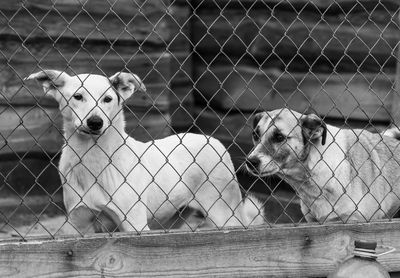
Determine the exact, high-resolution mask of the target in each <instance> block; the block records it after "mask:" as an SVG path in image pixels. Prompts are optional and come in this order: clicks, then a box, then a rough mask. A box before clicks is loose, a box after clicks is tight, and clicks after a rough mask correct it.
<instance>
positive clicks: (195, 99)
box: [0, 0, 400, 239]
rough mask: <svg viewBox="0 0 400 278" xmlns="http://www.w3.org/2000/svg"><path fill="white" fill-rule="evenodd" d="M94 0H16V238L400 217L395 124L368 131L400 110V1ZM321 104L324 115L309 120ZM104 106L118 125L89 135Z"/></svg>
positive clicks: (5, 120)
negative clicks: (399, 85) (47, 0)
mask: <svg viewBox="0 0 400 278" xmlns="http://www.w3.org/2000/svg"><path fill="white" fill-rule="evenodd" d="M78 2H79V1H78ZM78 2H76V3H75V2H74V4H71V5H68V4H65V3H64V2H62V1H52V2H51V4H39V3H36V1H29V0H26V1H17V2H16V3H12V4H11V3H10V4H7V6H6V7H3V8H0V13H1V14H0V21H1V23H0V28H1V29H0V30H1V31H0V42H1V43H0V57H1V59H2V60H3V63H2V66H1V68H0V82H1V84H2V89H1V90H0V117H1V118H2V121H1V124H0V157H1V161H2V162H1V163H0V164H1V165H0V177H1V184H0V192H1V193H0V195H2V196H4V197H2V198H1V199H2V200H0V201H1V202H2V203H3V204H4V205H2V204H0V231H1V232H2V233H1V234H0V237H4V238H6V237H10V236H16V237H18V238H21V239H27V237H29V236H31V235H37V234H41V235H43V234H45V235H48V236H50V237H56V236H59V235H61V234H76V233H78V234H80V235H82V236H83V235H84V234H86V233H90V232H105V233H108V234H109V235H112V234H113V233H115V232H118V231H132V232H135V233H139V234H141V233H142V232H143V231H145V230H147V229H158V230H160V231H162V232H168V231H170V230H171V229H176V228H179V229H185V230H188V231H189V232H196V231H198V230H199V229H204V228H216V229H224V228H227V227H230V226H241V227H243V228H244V229H247V228H249V226H251V225H258V224H260V223H261V222H262V223H263V225H265V227H266V228H267V227H273V226H275V225H279V224H281V223H291V224H292V225H298V224H299V223H302V222H317V223H320V224H324V225H329V223H330V222H333V221H340V222H343V223H349V222H351V221H361V222H370V221H373V220H375V219H379V218H388V219H391V218H393V217H395V216H396V213H397V210H398V208H399V207H400V196H398V192H397V189H396V186H395V185H394V184H392V183H393V182H395V181H396V180H395V179H394V177H391V176H390V177H388V176H387V175H388V171H389V170H392V168H393V167H395V166H394V165H395V164H394V163H398V162H397V161H398V159H399V158H398V155H400V154H398V151H397V149H398V147H397V146H394V145H395V143H394V142H395V139H393V138H390V139H388V138H389V137H385V136H382V135H381V136H380V138H381V139H379V140H378V139H376V137H373V136H375V135H371V134H372V133H368V134H367V135H365V136H366V137H364V135H363V133H360V131H358V130H354V131H353V128H356V127H357V128H361V129H363V130H372V131H374V132H376V131H379V132H384V131H385V130H387V128H388V126H389V124H391V123H392V124H398V123H396V122H395V121H394V118H395V116H396V115H394V109H393V107H394V105H393V103H392V99H396V98H395V96H396V94H397V91H396V88H395V84H394V76H395V72H396V63H397V53H396V51H397V45H398V38H399V25H398V20H397V13H398V11H399V6H398V5H397V4H396V3H394V2H393V3H392V2H390V1H388V2H386V1H372V0H371V1H354V2H349V1H339V0H331V1H326V2H324V3H322V1H319V2H318V1H316V2H315V1H306V0H304V1H289V0H282V1H272V0H271V1H233V0H232V1H225V0H223V1H216V0H213V1H208V0H197V1H183V0H180V1H159V0H147V1H144V0H140V1H139V0H135V1H128V0H119V1H118V0H112V1H110V0H107V1H96V0H89V1H80V2H79V3H78ZM8 5H9V6H8ZM49 69H54V70H57V72H53V71H46V72H45V73H44V74H43V73H42V75H40V74H39V75H38V76H36V77H33V78H32V79H33V80H36V81H37V82H34V81H33V80H26V78H27V77H28V76H30V75H31V74H35V73H40V72H42V71H44V70H49ZM118 72H125V73H128V74H129V78H128V79H124V78H126V77H125V75H124V74H119V75H118V74H117V75H115V76H116V77H115V79H113V76H114V74H116V73H118ZM65 74H68V75H65ZM82 74H85V75H82ZM100 76H103V79H102V78H101V77H100ZM132 78H133V79H132ZM141 82H143V84H144V86H146V87H147V90H144V88H139V87H140V86H142V85H138V84H141ZM43 84H44V87H45V90H44V91H45V92H43V90H42V85H43ZM104 84H106V85H104ZM130 86H135V87H136V88H135V92H134V93H133V96H132V97H130V98H128V99H124V98H125V94H127V95H126V96H128V93H127V91H129V89H132V88H133V87H132V88H131V87H130ZM138 86H139V87H138ZM138 89H139V90H138ZM77 95H80V97H81V98H83V101H81V102H80V100H78V98H79V96H78V97H76V96H77ZM110 96H111V100H110V102H111V103H112V105H113V106H107V104H106V103H105V97H110ZM120 99H121V101H124V105H120ZM85 103H86V104H85ZM110 105H111V104H110ZM110 107H111V108H110ZM280 108H285V109H283V110H281V111H277V110H276V111H275V112H271V111H272V110H275V109H280ZM295 110H296V111H297V112H300V114H304V115H303V116H300V114H298V113H297V112H294V111H295ZM82 111H83V112H82ZM263 111H268V113H264V114H261V115H262V117H263V118H261V116H260V118H261V120H260V119H259V121H258V122H257V121H256V120H255V118H257V116H255V115H256V114H257V113H260V112H261V113H262V112H263ZM310 113H314V114H316V115H319V119H320V120H321V122H320V125H317V126H316V125H313V127H312V129H313V130H311V131H309V130H308V131H305V130H304V129H306V128H309V127H307V126H305V125H304V121H303V120H304V119H305V118H306V116H305V115H307V114H310ZM122 114H124V117H125V118H126V127H125V130H121V126H120V125H121V123H122V121H121V118H120V117H121V115H122ZM93 115H95V116H100V117H102V120H103V121H104V125H105V128H104V129H102V131H101V133H102V135H100V136H92V135H84V134H83V135H82V130H84V132H89V133H90V132H93V130H90V128H88V120H89V118H90V117H91V116H93ZM257 115H258V114H257ZM271 115H274V116H271ZM293 121H295V122H296V124H295V125H293V124H292V123H293ZM107 122H109V123H110V125H108V124H107ZM63 123H64V124H63ZM76 123H79V124H76ZM330 123H332V125H336V126H339V129H338V132H336V133H335V132H333V130H334V131H337V130H336V129H330V128H328V129H327V133H328V135H327V136H328V138H329V140H330V141H329V140H328V143H327V144H328V147H325V148H322V147H321V148H318V147H316V145H318V144H321V142H320V141H318V140H319V139H318V140H317V141H316V139H313V138H314V137H312V136H314V133H315V132H318V131H319V128H324V127H325V124H330ZM72 124H73V125H74V128H73V129H69V128H70V127H69V125H72ZM63 125H64V126H63ZM117 125H119V126H117ZM344 129H347V130H349V132H344V133H343V132H342V131H343V130H344ZM392 131H393V134H392V133H390V134H392V135H391V137H396V134H397V132H398V130H397V126H395V127H394V128H393V129H392V130H391V132H392ZM125 132H126V133H127V134H129V135H130V136H131V137H133V138H135V139H136V141H132V140H131V139H128V138H127V137H126V133H125ZM255 132H258V134H255ZM277 132H278V133H282V134H279V135H276V133H277ZM307 132H310V133H307ZM313 132H314V133H313ZM192 133H196V134H200V135H207V136H200V135H198V136H197V137H196V136H194V135H192ZM104 134H112V137H110V138H108V139H107V140H108V141H107V143H105V142H104V141H102V140H103V139H101V138H102V137H103V138H106V136H107V135H104ZM176 134H180V135H179V136H177V135H176ZM307 134H308V135H307ZM310 134H311V135H310ZM343 134H346V135H343ZM387 134H389V133H387ZM85 136H86V137H85ZM110 136H111V135H110ZM167 136H173V138H174V139H167V140H169V141H166V143H162V142H163V141H157V140H158V139H161V138H165V137H167ZM274 136H278V137H279V136H281V137H282V138H283V139H282V140H281V141H279V142H278V141H276V139H274V138H275V137H274ZM305 136H306V137H305ZM307 136H309V138H307ZM343 136H344V137H346V138H349V139H346V140H347V141H343V140H344V139H343V138H344V137H343ZM371 136H372V137H373V138H375V139H373V140H372V139H371V140H372V141H368V140H369V139H368V140H367V139H365V138H372V137H371ZM77 138H79V140H81V141H79V142H81V143H80V144H77V140H78V139H77ZM213 138H216V139H218V141H216V140H214V139H213ZM318 138H319V137H318ZM85 140H86V141H85ZM104 140H105V139H104ZM274 140H275V141H274ZM296 140H297V141H296ZM388 140H389V142H388ZM366 141H368V142H369V143H368V144H370V145H364V142H366ZM82 142H83V143H82ZM143 142H145V143H143ZM220 142H222V144H223V145H224V147H223V146H222V144H221V143H220ZM343 142H346V143H343ZM371 142H372V143H371ZM82 144H87V145H85V147H84V146H82ZM313 148H315V149H317V150H318V152H316V153H315V154H313V155H309V156H308V154H309V152H310V149H313ZM333 149H334V150H336V151H335V152H334V151H332V150H333ZM356 149H357V150H356ZM305 152H307V156H306V155H304V153H305ZM382 152H384V154H385V158H387V157H389V159H387V160H381V158H379V155H380V154H381V153H382ZM66 153H68V156H67V155H66ZM376 153H378V157H377V156H376ZM332 154H334V156H335V157H336V156H337V160H338V161H334V159H333V160H332V157H331V156H332ZM283 157H284V158H283ZM317 157H318V158H317ZM341 157H342V160H340V158H341ZM365 157H367V158H366V159H364V158H365ZM251 158H253V161H251ZM279 159H281V160H279ZM284 159H285V161H283V160H284ZM63 160H64V161H63ZM256 160H257V161H256ZM339 160H340V161H339ZM38 161H40V162H38ZM178 161H179V162H178ZM265 161H268V163H264V162H265ZM332 161H334V163H333V162H332ZM349 161H350V162H349ZM255 163H256V164H257V163H258V164H257V165H255ZM263 163H264V164H265V165H264V164H263ZM260 165H261V166H260ZM271 165H275V166H276V167H277V168H276V171H275V172H274V174H275V175H274V176H270V175H269V174H268V175H264V174H263V173H262V172H263V171H264V170H265V171H267V170H268V169H270V167H273V166H271ZM288 165H289V166H288ZM343 165H347V166H343ZM343 167H344V168H343ZM346 167H347V168H346ZM293 169H295V170H296V171H297V172H295V174H293V173H292V172H293V171H292V172H290V171H289V170H293ZM321 169H324V171H325V172H324V173H328V174H329V176H327V177H320V176H318V175H317V176H316V174H315V173H320V172H318V171H320V170H321ZM368 169H370V171H371V172H369V173H370V174H371V176H368V175H367V180H362V179H363V177H365V173H366V172H368V171H369V170H368ZM371 169H372V170H371ZM387 169H389V170H387ZM321 171H322V170H321ZM346 171H347V172H346ZM392 171H394V170H392ZM375 172H378V173H379V174H377V175H375ZM344 173H351V174H349V178H348V179H346V178H343V177H344V175H345V174H344ZM390 173H391V172H390V171H389V174H390ZM55 174H57V175H55ZM296 175H297V176H296ZM83 176H85V177H86V178H83ZM19 177H21V178H20V179H18V178H19ZM80 179H81V180H80ZM321 180H323V181H324V182H321ZM105 181H112V182H111V183H112V186H111V185H110V184H107V182H105ZM375 184H385V190H382V191H379V190H376V189H375V186H376V185H375ZM333 185H335V186H336V188H333V187H332V186H333ZM353 185H357V186H358V187H356V189H354V188H353V187H354V186H353ZM386 188H389V189H388V190H386ZM307 190H308V191H307ZM315 190H316V191H315ZM377 192H378V193H377ZM399 193H400V192H399ZM330 194H336V195H334V196H335V197H332V196H333V195H330ZM61 196H63V197H61ZM344 200H346V201H344ZM365 200H368V202H369V203H370V204H372V206H373V207H371V210H372V211H368V213H366V211H365V208H364V206H365V204H364V202H365ZM389 202H392V203H394V205H392V206H391V207H390V208H388V203H389ZM155 204H157V205H155ZM397 204H398V205H397ZM343 206H349V207H351V208H352V211H346V212H345V213H344V212H343V210H344V209H343ZM143 218H145V219H146V221H144V222H145V223H144V222H143ZM140 219H142V220H140ZM143 223H144V225H142V224H143ZM3 235H4V236H3Z"/></svg>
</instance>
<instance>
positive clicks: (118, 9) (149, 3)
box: [0, 0, 169, 15]
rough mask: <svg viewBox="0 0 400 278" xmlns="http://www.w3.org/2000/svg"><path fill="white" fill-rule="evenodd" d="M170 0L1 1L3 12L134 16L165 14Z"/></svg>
mask: <svg viewBox="0 0 400 278" xmlns="http://www.w3.org/2000/svg"><path fill="white" fill-rule="evenodd" d="M168 4H169V1H168V0H137V1H135V2H132V1H130V0H108V1H103V0H86V1H84V2H82V1H79V0H63V1H52V0H28V1H26V0H16V1H7V0H0V5H1V9H2V10H6V11H17V10H18V9H21V7H23V8H24V9H28V10H33V11H36V10H41V11H45V12H49V11H52V10H57V11H59V12H60V13H66V14H76V13H79V12H82V9H84V10H85V11H86V12H87V13H89V14H104V13H105V12H107V11H110V10H112V12H115V13H117V14H122V15H134V14H137V13H141V12H146V10H148V12H150V11H151V12H155V11H159V12H165V10H166V7H167V6H168Z"/></svg>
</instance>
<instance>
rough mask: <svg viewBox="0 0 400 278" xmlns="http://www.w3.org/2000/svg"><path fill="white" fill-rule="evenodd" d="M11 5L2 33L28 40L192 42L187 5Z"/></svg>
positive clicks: (1, 21)
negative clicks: (189, 32)
mask: <svg viewBox="0 0 400 278" xmlns="http://www.w3.org/2000/svg"><path fill="white" fill-rule="evenodd" d="M25 2H26V1H25ZM99 2H101V4H99ZM8 3H9V1H8V2H7V4H6V3H4V5H2V10H3V13H2V16H1V17H0V28H1V30H2V32H1V34H0V35H2V36H5V35H7V36H15V37H18V38H25V39H28V40H32V39H53V40H59V39H61V38H69V39H79V40H81V41H82V40H102V41H105V42H112V43H115V42H121V41H130V42H131V43H133V44H134V45H140V44H143V43H150V44H157V45H161V46H163V47H165V46H166V45H167V44H168V43H171V42H173V41H174V42H173V43H174V47H177V46H179V45H178V42H180V43H181V47H184V46H186V47H187V46H188V45H189V41H188V40H187V39H186V38H185V37H184V36H180V35H179V33H180V32H185V31H186V30H187V29H188V25H187V24H186V22H187V17H188V15H189V13H188V11H189V8H188V7H187V6H186V7H184V6H168V5H165V4H163V3H162V1H157V0H154V1H141V3H138V2H132V1H121V2H119V1H114V0H113V1H97V0H96V1H86V2H85V3H84V4H83V2H81V1H61V2H60V3H59V2H58V1H57V2H55V3H51V2H50V1H45V2H43V3H39V1H27V3H25V4H24V5H18V6H17V7H16V6H15V4H11V7H10V4H8ZM4 6H5V7H4ZM124 6H125V8H123V7H124ZM3 7H4V8H3ZM186 49H187V48H186Z"/></svg>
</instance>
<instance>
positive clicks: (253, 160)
mask: <svg viewBox="0 0 400 278" xmlns="http://www.w3.org/2000/svg"><path fill="white" fill-rule="evenodd" d="M260 162H261V161H260V160H259V159H258V158H257V157H249V158H247V159H246V165H247V168H249V169H250V170H251V171H258V166H260Z"/></svg>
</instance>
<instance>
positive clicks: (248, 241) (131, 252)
mask: <svg viewBox="0 0 400 278" xmlns="http://www.w3.org/2000/svg"><path fill="white" fill-rule="evenodd" d="M399 230H400V223H399V222H378V223H371V224H349V225H342V224H331V225H326V226H318V225H311V226H310V225H307V226H300V227H276V228H272V229H270V228H265V227H259V228H252V229H248V230H242V229H231V230H223V231H203V232H198V233H184V232H176V233H168V234H165V233H163V234H159V233H149V234H147V233H146V234H142V235H141V236H135V235H132V234H119V235H114V236H113V237H107V236H104V235H96V236H88V237H85V238H78V239H77V238H62V239H61V238H60V239H57V240H46V239H44V238H38V239H36V240H33V239H32V240H28V242H12V241H4V242H3V243H1V244H0V272H1V275H2V276H7V277H27V276H29V275H30V274H31V273H32V269H35V277H49V276H83V275H85V276H99V275H103V276H129V277H157V276H163V277H198V276H202V277H208V276H210V277H211V276H218V277H255V276H257V277H260V276H274V277H322V276H327V274H328V273H329V272H331V271H333V269H334V268H335V266H336V265H337V264H338V263H339V262H340V261H343V260H344V259H345V258H346V257H348V256H349V255H351V253H352V249H353V248H354V245H353V242H354V240H364V241H377V242H378V246H383V245H384V246H391V247H394V248H396V251H395V252H393V253H391V254H388V255H385V256H382V257H380V258H379V262H381V263H382V265H383V266H384V267H385V268H386V269H387V270H389V271H399V270H400V267H399V266H400V256H399V254H400V251H399V250H400V243H399V242H400V234H399V232H398V231H399Z"/></svg>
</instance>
